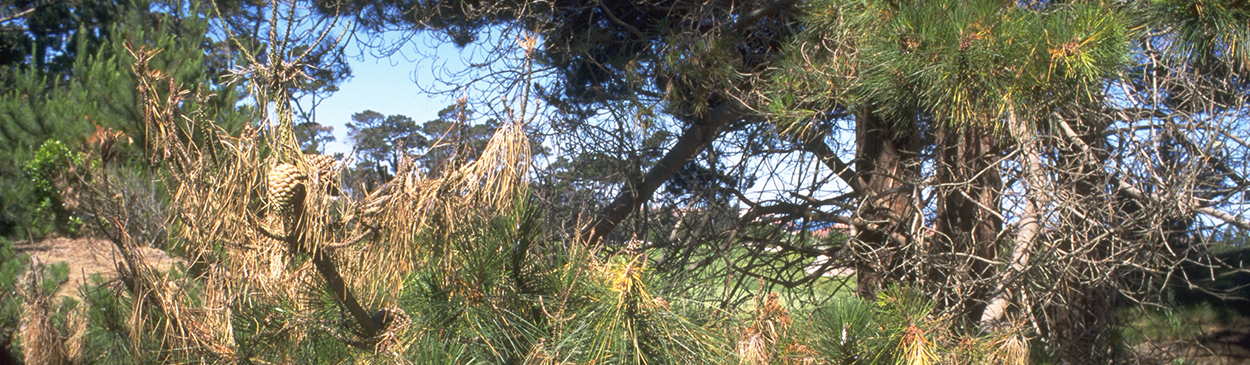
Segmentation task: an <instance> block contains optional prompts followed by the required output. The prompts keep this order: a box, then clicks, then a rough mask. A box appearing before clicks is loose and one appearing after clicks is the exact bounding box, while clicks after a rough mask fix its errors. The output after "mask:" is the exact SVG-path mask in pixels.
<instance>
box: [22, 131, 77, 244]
mask: <svg viewBox="0 0 1250 365" xmlns="http://www.w3.org/2000/svg"><path fill="white" fill-rule="evenodd" d="M83 163H84V158H83V155H82V154H81V153H78V152H73V151H70V150H69V149H67V148H66V147H65V144H64V143H61V141H57V140H53V139H49V140H47V141H46V142H44V143H43V145H42V146H40V147H39V149H38V150H36V151H35V156H34V157H33V158H31V159H30V160H29V161H26V163H25V164H23V165H22V171H23V172H24V173H25V174H26V177H27V178H28V179H30V183H31V184H32V185H34V190H35V195H34V199H35V200H36V201H37V202H38V208H37V209H36V211H35V212H34V213H35V214H38V215H40V216H51V217H53V222H52V224H51V226H52V227H53V229H55V230H57V231H59V232H61V233H64V234H69V235H71V236H76V235H77V234H78V233H79V231H80V230H81V229H82V225H83V222H82V218H81V217H79V216H77V213H76V212H75V211H74V208H76V205H77V202H74V203H73V204H72V205H73V206H67V205H66V203H67V202H66V201H65V198H66V197H64V196H62V194H61V191H62V189H64V188H65V187H66V186H68V182H67V179H68V178H69V175H70V174H73V173H74V171H75V170H78V169H81V168H84V167H86V166H84V165H83ZM36 226H38V223H36Z"/></svg>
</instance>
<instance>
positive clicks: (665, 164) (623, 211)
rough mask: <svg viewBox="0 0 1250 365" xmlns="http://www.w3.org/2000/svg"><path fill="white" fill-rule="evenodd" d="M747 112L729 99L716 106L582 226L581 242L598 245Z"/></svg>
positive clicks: (687, 129)
mask: <svg viewBox="0 0 1250 365" xmlns="http://www.w3.org/2000/svg"><path fill="white" fill-rule="evenodd" d="M744 115H745V114H744V113H743V112H742V111H741V110H740V109H739V108H738V107H737V106H736V105H734V104H733V103H728V102H727V103H724V104H721V105H719V106H717V107H716V108H713V109H712V110H711V111H710V112H708V114H707V115H706V116H704V117H703V118H701V119H699V120H698V121H697V122H696V123H695V124H694V125H691V126H690V127H688V128H686V131H685V132H683V133H682V135H681V137H680V138H678V139H677V143H676V144H674V145H673V148H671V149H669V150H668V153H665V154H664V157H661V158H660V161H659V162H657V163H656V164H655V166H652V167H651V169H650V170H648V171H647V173H646V174H645V175H643V176H642V177H640V178H636V179H634V180H633V181H631V182H629V183H627V184H626V185H625V186H624V187H622V188H621V192H620V193H618V194H617V195H616V198H615V199H613V200H612V203H610V204H608V206H607V207H604V208H603V210H602V211H600V212H599V214H597V215H596V216H595V217H594V220H592V221H591V222H590V224H587V225H586V226H584V227H582V229H581V232H580V234H579V236H580V237H579V239H578V241H579V242H584V243H587V244H590V245H595V244H598V243H599V242H600V241H601V240H602V239H603V237H606V236H607V235H608V233H611V232H612V230H613V229H615V228H616V226H617V225H618V224H620V223H621V221H624V220H625V218H628V217H629V215H630V214H631V213H633V212H634V211H637V210H638V208H639V207H641V206H642V204H643V203H644V202H646V201H647V200H650V199H651V195H652V194H655V191H656V189H659V188H660V185H663V184H664V182H666V181H668V180H669V179H670V178H672V177H673V175H675V174H677V171H678V170H680V169H681V167H682V166H684V165H685V164H686V162H688V161H690V160H691V159H692V158H694V156H695V155H697V154H698V153H699V151H702V150H703V148H704V147H706V146H707V145H708V144H710V143H711V142H712V140H713V139H716V134H717V132H719V131H720V129H721V128H722V127H724V126H725V125H728V124H729V123H731V122H733V121H736V120H738V119H741V118H742V117H743V116H744Z"/></svg>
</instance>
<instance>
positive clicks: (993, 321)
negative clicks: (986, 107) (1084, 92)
mask: <svg viewBox="0 0 1250 365" xmlns="http://www.w3.org/2000/svg"><path fill="white" fill-rule="evenodd" d="M1007 124H1008V128H1010V129H1011V135H1012V137H1014V138H1015V140H1016V141H1017V142H1018V143H1019V148H1020V158H1021V159H1022V160H1021V161H1020V164H1021V166H1023V167H1024V180H1025V181H1024V183H1025V185H1024V186H1025V192H1026V194H1025V199H1024V209H1023V211H1021V212H1020V222H1019V225H1020V228H1019V230H1017V231H1016V238H1015V240H1014V242H1013V244H1012V249H1011V261H1009V264H1008V266H1007V271H1006V272H1004V273H1003V274H1002V275H1000V278H1001V279H999V280H998V284H996V286H995V288H994V291H993V292H992V293H991V295H992V297H991V299H990V300H989V302H988V304H986V306H985V310H984V311H982V312H981V320H980V325H981V330H982V331H986V332H992V331H997V330H999V329H1001V328H1003V327H1004V324H1005V323H1004V322H1003V317H1005V316H1006V314H1007V306H1008V305H1010V304H1011V299H1012V295H1013V294H1014V293H1012V292H1011V288H1012V287H1016V286H1018V285H1017V283H1018V282H1019V279H1020V278H1021V276H1023V275H1024V272H1025V270H1027V269H1028V265H1029V259H1030V256H1031V253H1032V249H1033V241H1034V239H1035V238H1036V237H1037V234H1038V233H1040V232H1041V229H1042V210H1043V209H1046V206H1047V205H1049V204H1050V196H1049V195H1047V194H1046V192H1047V191H1054V190H1053V187H1054V186H1053V185H1051V184H1049V183H1047V181H1046V175H1045V172H1044V171H1042V157H1041V154H1040V153H1039V152H1038V148H1037V138H1036V137H1035V136H1034V134H1033V133H1034V132H1033V131H1030V130H1029V129H1028V126H1027V125H1026V124H1025V123H1024V122H1023V121H1020V120H1018V119H1017V118H1016V114H1015V110H1014V109H1008V114H1007ZM1015 295H1018V294H1015Z"/></svg>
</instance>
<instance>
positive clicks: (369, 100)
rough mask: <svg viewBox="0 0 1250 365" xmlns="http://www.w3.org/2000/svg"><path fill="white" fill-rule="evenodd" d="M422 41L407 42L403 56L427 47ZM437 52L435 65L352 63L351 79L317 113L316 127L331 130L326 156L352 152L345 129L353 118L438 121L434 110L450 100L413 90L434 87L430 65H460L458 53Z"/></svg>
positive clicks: (399, 59)
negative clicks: (363, 114)
mask: <svg viewBox="0 0 1250 365" xmlns="http://www.w3.org/2000/svg"><path fill="white" fill-rule="evenodd" d="M422 37H423V36H417V37H416V38H418V39H417V40H416V41H415V42H410V43H409V45H408V46H407V47H406V48H408V49H407V50H411V48H412V47H422V45H423V44H428V43H427V42H424V41H423V40H421V39H420V38H422ZM429 51H430V50H429V49H426V50H423V52H429ZM437 51H438V52H437V56H438V57H439V59H438V60H436V61H434V60H420V57H415V56H412V55H411V54H402V53H397V54H395V55H394V56H391V57H389V58H380V59H379V58H377V57H375V56H372V55H369V54H367V53H366V54H365V55H364V57H363V58H364V59H363V60H358V59H354V58H353V59H351V61H350V63H351V68H352V78H351V79H349V80H347V81H346V82H344V83H343V84H341V85H339V91H338V92H337V93H335V94H334V95H332V96H330V97H329V98H327V99H325V100H324V101H322V103H321V105H320V106H318V107H317V122H318V123H320V124H322V125H328V126H332V127H334V138H335V142H333V143H330V144H329V145H327V146H326V150H325V153H326V154H329V155H333V154H335V153H338V152H342V153H344V154H347V153H350V152H351V147H352V146H351V140H349V139H348V138H347V127H346V126H345V125H346V124H347V122H350V121H351V117H352V114H355V113H359V112H362V111H365V110H373V111H376V112H378V113H381V114H382V115H395V114H402V115H406V116H408V117H411V118H412V119H413V120H415V121H417V122H418V123H421V122H425V121H428V120H432V119H435V118H437V117H438V111H439V110H442V109H443V108H444V107H446V106H448V105H451V104H452V103H455V100H452V99H451V98H450V97H444V96H441V95H439V96H434V97H431V96H429V95H427V94H426V93H425V92H423V91H421V88H420V87H419V86H418V84H417V83H418V82H421V83H426V84H431V83H434V82H435V80H434V75H433V71H432V69H431V62H447V64H448V65H457V64H459V63H460V52H461V51H460V50H459V49H456V48H455V47H454V46H450V45H448V46H444V47H440V48H439V49H438V50H437ZM409 53H411V52H409ZM419 60H420V61H419Z"/></svg>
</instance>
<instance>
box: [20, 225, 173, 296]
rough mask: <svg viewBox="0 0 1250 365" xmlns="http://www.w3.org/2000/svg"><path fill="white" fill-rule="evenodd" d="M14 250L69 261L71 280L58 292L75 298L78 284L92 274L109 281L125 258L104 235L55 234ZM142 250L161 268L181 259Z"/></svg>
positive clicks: (43, 259) (47, 261)
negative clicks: (102, 236)
mask: <svg viewBox="0 0 1250 365" xmlns="http://www.w3.org/2000/svg"><path fill="white" fill-rule="evenodd" d="M13 249H14V250H15V251H17V252H23V253H27V254H29V255H30V256H31V260H32V261H34V260H38V262H41V263H44V264H54V263H58V262H67V263H69V282H68V283H66V284H65V285H62V286H61V290H60V291H58V292H57V295H58V296H61V295H68V296H71V297H74V298H78V287H79V286H80V285H82V284H83V283H85V282H87V280H90V278H91V275H92V274H100V275H101V276H103V277H104V279H105V280H111V279H113V278H115V277H117V266H116V263H117V262H121V261H122V256H121V253H120V252H119V251H117V248H116V247H114V246H113V243H112V242H110V241H109V240H107V239H104V238H91V237H83V238H66V237H60V236H55V235H54V236H49V237H47V238H44V239H40V240H36V241H34V242H31V241H20V242H15V243H14V244H13ZM139 251H140V252H142V254H143V257H144V258H145V259H146V260H147V262H148V265H152V267H154V268H156V269H158V270H166V269H169V267H170V266H172V265H173V264H174V263H175V262H178V261H181V259H178V258H173V257H170V256H169V255H167V254H166V253H165V251H161V250H158V249H155V248H151V247H140V248H139Z"/></svg>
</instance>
